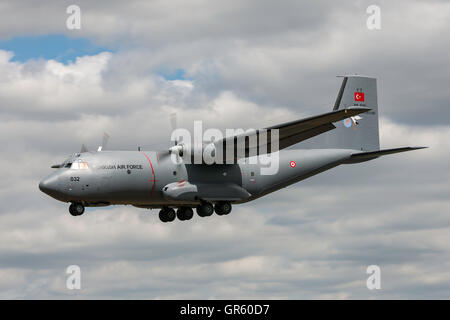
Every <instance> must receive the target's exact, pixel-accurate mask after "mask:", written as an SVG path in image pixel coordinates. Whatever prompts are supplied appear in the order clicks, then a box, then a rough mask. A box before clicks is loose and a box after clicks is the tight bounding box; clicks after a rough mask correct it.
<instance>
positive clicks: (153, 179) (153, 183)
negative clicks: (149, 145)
mask: <svg viewBox="0 0 450 320" xmlns="http://www.w3.org/2000/svg"><path fill="white" fill-rule="evenodd" d="M141 152H142V154H143V155H144V156H145V157H146V158H147V160H148V163H150V167H151V168H152V175H153V178H152V180H150V181H151V182H152V190H151V191H150V197H151V196H152V194H153V190H154V189H155V181H157V180H156V177H155V171H154V170H153V165H152V161H151V160H150V158H149V157H148V156H147V154H145V152H144V151H141Z"/></svg>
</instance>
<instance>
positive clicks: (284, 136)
mask: <svg viewBox="0 0 450 320" xmlns="http://www.w3.org/2000/svg"><path fill="white" fill-rule="evenodd" d="M266 129H267V131H268V132H271V131H274V132H275V131H276V132H277V134H278V137H277V141H276V143H275V141H274V140H272V139H273V138H272V136H271V138H270V139H269V138H267V139H266V140H265V142H264V140H263V139H260V137H259V135H260V130H254V131H251V132H246V133H244V134H241V135H239V136H238V135H236V136H234V137H226V138H224V139H219V140H217V141H215V140H213V141H212V142H206V143H204V142H202V143H201V144H200V151H204V150H207V149H209V150H213V152H212V154H214V152H215V151H216V149H217V150H220V148H224V146H225V144H226V143H225V142H229V141H234V142H236V141H237V140H238V139H240V141H241V140H242V138H244V141H245V143H244V145H243V147H242V145H241V147H242V148H243V150H241V151H243V152H238V148H237V147H235V146H233V149H232V150H231V151H232V152H230V151H229V150H228V149H227V150H226V151H224V152H222V153H221V158H222V159H224V160H226V161H222V162H220V161H215V162H213V163H210V162H209V163H207V162H206V161H203V160H202V161H201V162H200V163H195V162H194V163H189V162H190V161H186V157H184V156H185V154H186V153H188V151H189V150H191V149H190V148H192V147H190V146H188V145H187V144H184V143H183V142H182V141H179V142H176V145H175V146H172V147H170V148H168V149H167V150H165V151H143V150H140V148H139V150H137V151H108V150H104V147H103V149H102V147H99V148H98V150H97V151H95V152H92V151H91V152H90V151H88V150H87V149H86V148H85V147H84V145H83V147H82V150H81V151H80V152H79V153H75V154H73V155H72V156H70V157H69V158H68V159H67V160H66V161H64V162H63V163H62V164H58V165H54V166H52V168H56V169H57V170H56V171H55V172H53V173H52V174H50V175H49V176H48V177H46V178H45V179H44V180H42V181H41V182H40V183H39V188H40V190H41V191H43V192H45V193H46V194H48V195H49V196H51V197H53V198H55V199H57V200H60V201H63V202H68V203H69V202H70V203H71V204H70V206H69V212H70V214H71V215H73V216H79V215H82V214H83V213H84V210H85V207H95V206H108V205H116V204H131V205H133V206H136V207H139V208H148V209H160V211H159V218H160V220H161V221H162V222H170V221H173V220H174V219H175V218H178V219H179V220H190V219H191V218H192V217H193V208H195V209H196V211H197V214H198V215H199V216H200V217H207V216H210V215H211V214H213V212H216V214H218V215H227V214H229V213H230V211H231V206H232V204H239V203H244V202H248V201H252V200H255V199H258V198H259V197H262V196H264V195H266V194H269V193H271V192H274V191H277V190H279V189H281V188H284V187H287V186H289V185H291V184H293V183H296V182H299V181H301V180H303V179H306V178H308V177H311V176H313V175H316V174H318V173H320V172H323V171H325V170H328V169H331V168H334V167H336V166H338V165H341V164H352V163H359V162H363V161H369V160H372V159H375V158H378V157H379V156H383V155H387V154H392V153H398V152H404V151H410V150H415V149H421V148H423V147H404V148H395V149H381V150H380V147H379V134H378V103H377V85H376V79H375V78H371V77H365V76H359V75H346V76H343V81H342V85H341V87H340V90H339V92H338V96H337V99H336V102H335V104H334V107H333V110H332V111H331V112H328V113H324V114H321V115H317V116H313V117H309V118H305V119H300V120H295V121H291V122H287V123H282V124H279V125H275V126H272V127H269V128H266ZM255 137H257V140H256V141H257V147H256V149H255V148H253V149H254V150H256V154H255V153H254V152H253V153H252V152H250V151H251V150H250V149H251V147H250V143H249V139H253V138H255ZM260 140H261V141H262V142H261V141H260ZM305 140H308V141H305ZM302 141H304V142H302ZM297 143H300V145H299V147H303V148H302V149H292V148H291V149H289V150H283V149H286V148H288V147H290V146H293V145H295V144H297ZM104 144H105V141H104V143H103V145H104ZM275 144H278V146H277V148H272V145H275ZM263 147H264V148H263ZM242 148H241V149H242ZM197 149H198V147H197ZM272 149H273V150H272ZM278 150H280V151H278ZM194 153H195V150H194ZM239 154H240V156H239ZM264 154H265V155H266V156H268V157H269V156H270V157H271V156H274V158H273V159H277V161H278V162H277V165H278V168H277V171H276V173H274V174H263V173H262V170H261V169H262V167H263V166H264V165H263V164H262V163H260V162H258V161H252V160H255V158H257V157H260V156H261V155H264ZM275 155H276V158H275ZM182 157H184V158H182ZM174 158H175V159H176V161H173V160H174ZM229 159H232V162H231V163H230V161H228V160H229ZM188 160H189V159H188ZM175 210H176V211H175Z"/></svg>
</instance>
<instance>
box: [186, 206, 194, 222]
mask: <svg viewBox="0 0 450 320" xmlns="http://www.w3.org/2000/svg"><path fill="white" fill-rule="evenodd" d="M193 216H194V211H193V210H192V208H189V207H187V208H185V209H184V220H191V219H192V217H193Z"/></svg>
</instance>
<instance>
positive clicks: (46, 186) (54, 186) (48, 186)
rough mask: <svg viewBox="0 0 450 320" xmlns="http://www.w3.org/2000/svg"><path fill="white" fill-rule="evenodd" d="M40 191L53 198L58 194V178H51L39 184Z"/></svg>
mask: <svg viewBox="0 0 450 320" xmlns="http://www.w3.org/2000/svg"><path fill="white" fill-rule="evenodd" d="M39 189H40V190H41V191H42V192H44V193H46V194H48V195H50V196H52V195H54V194H55V193H57V192H58V178H57V177H56V176H50V177H47V178H45V179H44V180H42V181H41V182H39Z"/></svg>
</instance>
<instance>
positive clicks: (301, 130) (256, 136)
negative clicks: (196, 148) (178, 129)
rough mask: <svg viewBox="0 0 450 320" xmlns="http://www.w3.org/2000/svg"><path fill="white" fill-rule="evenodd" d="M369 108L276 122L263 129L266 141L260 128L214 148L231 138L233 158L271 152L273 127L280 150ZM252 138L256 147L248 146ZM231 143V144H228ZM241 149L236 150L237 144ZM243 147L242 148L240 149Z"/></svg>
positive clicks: (233, 137) (328, 129)
mask: <svg viewBox="0 0 450 320" xmlns="http://www.w3.org/2000/svg"><path fill="white" fill-rule="evenodd" d="M369 110H370V108H364V107H350V108H347V109H341V110H336V111H331V112H327V113H324V114H321V115H317V116H313V117H309V118H304V119H300V120H295V121H291V122H286V123H282V124H278V125H275V126H272V127H268V128H265V129H264V130H263V131H265V130H267V131H266V132H267V139H266V141H263V142H261V140H260V136H261V130H255V131H253V132H249V133H245V134H240V135H235V136H231V137H227V138H225V139H222V140H219V141H216V142H214V144H215V146H216V149H217V148H222V149H223V150H225V148H226V142H227V141H230V140H232V142H233V145H234V152H233V154H234V159H235V160H237V159H239V158H243V157H249V156H252V155H259V154H264V153H270V152H272V147H273V144H274V143H273V141H271V139H270V137H271V134H270V132H271V131H272V130H274V129H277V130H278V133H279V135H278V137H279V146H278V149H279V150H282V149H285V148H287V147H289V146H292V145H294V144H296V143H299V142H301V141H304V140H307V139H309V138H312V137H314V136H317V135H319V134H321V133H324V132H327V131H330V130H333V129H334V128H336V127H335V126H334V125H333V122H336V121H340V120H343V119H346V118H349V117H353V116H356V115H358V114H360V113H364V112H367V111H369ZM240 139H241V141H244V142H245V143H241V144H239V143H237V142H238V140H240ZM250 139H253V141H257V142H256V144H255V145H256V147H252V146H250V143H249V141H251V140H250ZM230 145H231V144H230ZM240 145H241V146H242V147H241V150H238V148H239V146H240ZM242 148H243V150H242ZM273 151H275V150H273Z"/></svg>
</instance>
